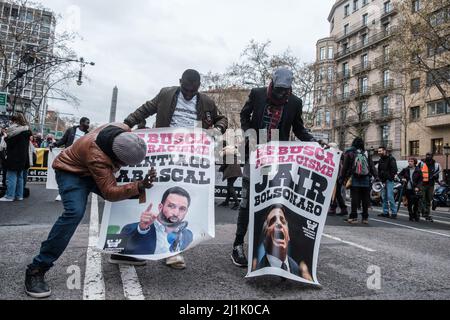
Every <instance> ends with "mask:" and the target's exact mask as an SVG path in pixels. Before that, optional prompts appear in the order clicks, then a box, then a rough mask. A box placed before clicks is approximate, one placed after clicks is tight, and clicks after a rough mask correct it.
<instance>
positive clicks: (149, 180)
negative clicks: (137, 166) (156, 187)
mask: <svg viewBox="0 0 450 320" xmlns="http://www.w3.org/2000/svg"><path fill="white" fill-rule="evenodd" d="M155 180H156V170H155V168H151V169H150V171H149V172H148V174H147V175H146V176H145V178H144V180H142V181H139V190H141V191H143V190H144V189H151V188H152V187H153V182H154V181H155Z"/></svg>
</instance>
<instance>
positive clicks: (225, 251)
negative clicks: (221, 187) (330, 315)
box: [0, 185, 450, 300]
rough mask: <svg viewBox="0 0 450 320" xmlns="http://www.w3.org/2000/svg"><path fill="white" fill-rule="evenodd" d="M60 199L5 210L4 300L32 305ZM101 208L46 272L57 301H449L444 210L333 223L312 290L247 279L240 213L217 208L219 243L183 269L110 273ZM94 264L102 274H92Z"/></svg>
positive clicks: (0, 214) (46, 196) (37, 188)
mask: <svg viewBox="0 0 450 320" xmlns="http://www.w3.org/2000/svg"><path fill="white" fill-rule="evenodd" d="M55 197H56V192H54V191H48V190H45V187H44V186H42V185H34V186H31V198H29V199H26V200H25V201H24V202H15V203H0V244H1V253H2V254H1V255H0V270H1V271H0V299H8V300H9V299H28V297H27V296H26V295H25V294H24V291H23V281H24V272H25V269H26V266H27V264H28V263H29V262H30V261H31V259H32V257H33V256H34V255H35V254H36V253H37V251H38V249H39V246H40V243H41V241H43V240H45V238H46V236H47V234H48V232H49V230H50V228H51V226H52V224H53V223H54V222H55V220H56V219H57V217H58V215H59V214H60V213H61V210H62V205H61V204H60V203H58V202H55V201H54V199H55ZM218 202H219V200H218ZM218 202H217V203H218ZM103 205H104V204H103V202H102V201H101V200H99V201H98V203H97V201H96V200H95V199H94V205H93V206H92V208H93V209H92V208H91V203H90V204H89V205H88V207H87V211H86V216H85V218H84V220H83V222H82V224H81V225H80V227H79V228H78V230H77V233H76V234H75V236H74V238H73V240H72V242H71V244H70V246H69V248H68V250H67V251H66V252H65V253H64V255H63V256H62V257H61V259H60V260H59V261H58V262H57V264H56V266H55V267H54V268H53V269H52V270H51V271H50V272H49V273H48V274H47V280H48V281H49V282H50V284H51V287H52V290H53V295H52V297H51V299H55V300H72V299H77V300H78V299H110V300H124V299H149V300H161V299H176V300H178V299H188V300H203V299H212V300H222V299H230V300H249V299H270V300H272V299H281V300H311V299H314V300H315V299H449V298H450V263H449V261H450V250H449V247H450V212H449V210H448V209H447V208H445V209H444V208H441V209H440V210H439V212H437V213H435V215H434V216H435V219H436V222H435V223H427V222H421V223H419V224H417V223H412V222H409V221H408V217H407V212H406V211H405V210H404V209H402V211H401V215H400V217H399V219H398V220H395V221H393V220H387V219H383V218H378V217H377V214H378V213H379V212H377V210H379V208H375V209H374V210H372V211H371V221H370V224H369V225H368V226H363V225H361V224H359V225H355V226H350V225H348V224H346V223H345V222H344V221H343V218H341V217H329V218H328V220H327V226H326V228H325V234H326V235H325V236H324V238H323V240H322V245H321V249H320V256H319V264H318V278H319V281H320V283H321V287H314V286H308V285H303V284H299V283H296V282H292V281H283V280H281V279H280V278H277V277H262V278H253V279H245V278H244V277H245V274H246V269H239V268H236V267H235V266H234V265H233V264H232V263H231V260H230V251H231V246H232V241H233V238H234V232H235V225H234V223H235V221H236V218H237V211H232V210H230V209H223V208H219V207H217V208H216V225H217V226H216V238H215V239H214V240H212V241H209V242H207V243H204V244H202V245H200V246H198V247H196V248H194V249H192V250H191V251H189V252H187V253H185V258H186V262H187V269H186V270H183V271H175V270H172V269H170V268H168V267H166V266H165V265H164V264H163V263H162V262H149V263H148V264H147V266H145V267H135V268H134V267H122V268H119V267H118V266H116V265H111V264H109V263H108V262H107V256H105V255H100V254H96V253H94V256H91V255H92V250H90V249H88V244H89V228H90V227H91V234H92V227H94V229H95V227H97V226H96V225H95V223H94V224H91V225H90V221H91V219H90V217H91V214H92V212H94V213H95V212H96V211H97V210H96V209H97V208H98V211H99V215H100V219H101V212H102V210H103ZM94 221H95V219H94ZM88 252H89V253H88ZM88 256H89V258H87V257H88ZM96 259H98V260H96ZM87 264H89V265H92V264H96V265H97V267H98V269H95V268H91V267H89V268H87V269H86V265H87ZM86 271H88V272H86ZM374 273H375V275H379V276H380V277H379V279H380V282H379V283H377V281H375V282H374V281H372V280H373V279H374V278H373V275H374ZM375 279H378V278H375ZM368 283H369V285H368Z"/></svg>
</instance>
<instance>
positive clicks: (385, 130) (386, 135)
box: [381, 125, 389, 147]
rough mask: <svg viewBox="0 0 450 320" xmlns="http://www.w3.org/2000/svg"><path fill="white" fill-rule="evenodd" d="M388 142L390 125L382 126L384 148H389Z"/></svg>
mask: <svg viewBox="0 0 450 320" xmlns="http://www.w3.org/2000/svg"><path fill="white" fill-rule="evenodd" d="M388 141H389V126H388V125H384V126H381V144H382V145H383V146H384V147H387V146H388Z"/></svg>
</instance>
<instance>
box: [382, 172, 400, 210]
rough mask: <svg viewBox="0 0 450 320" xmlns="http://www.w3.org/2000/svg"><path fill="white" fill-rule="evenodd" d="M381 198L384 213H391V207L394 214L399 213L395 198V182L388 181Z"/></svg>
mask: <svg viewBox="0 0 450 320" xmlns="http://www.w3.org/2000/svg"><path fill="white" fill-rule="evenodd" d="M381 199H382V200H383V214H385V215H389V207H390V208H391V212H392V215H393V216H396V215H397V204H396V203H395V199H394V182H393V181H390V180H388V181H386V186H385V188H384V190H383V191H382V192H381Z"/></svg>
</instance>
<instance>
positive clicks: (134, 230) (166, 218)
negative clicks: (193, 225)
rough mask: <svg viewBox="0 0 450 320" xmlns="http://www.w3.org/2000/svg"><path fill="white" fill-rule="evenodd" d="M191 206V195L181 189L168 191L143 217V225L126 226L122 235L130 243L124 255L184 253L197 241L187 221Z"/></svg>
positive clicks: (175, 188)
mask: <svg viewBox="0 0 450 320" xmlns="http://www.w3.org/2000/svg"><path fill="white" fill-rule="evenodd" d="M190 204H191V197H190V195H189V193H188V192H187V191H186V190H185V189H183V188H180V187H174V188H170V189H168V190H167V191H166V192H165V193H164V195H163V197H162V200H161V203H160V204H159V205H158V213H156V212H154V211H152V209H153V203H150V205H149V206H148V208H147V209H146V210H145V211H144V212H143V213H142V214H141V218H140V221H139V222H137V223H133V224H129V225H127V226H125V227H124V228H123V229H122V231H121V234H122V235H125V236H127V238H128V241H127V245H126V247H125V250H124V251H123V252H122V254H129V255H153V254H166V253H172V252H181V251H183V250H185V249H186V248H187V247H188V246H189V245H190V244H191V243H192V240H193V233H192V232H191V231H190V230H189V229H188V228H187V227H188V222H187V221H185V220H184V219H185V218H186V215H187V213H188V209H189V206H190Z"/></svg>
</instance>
